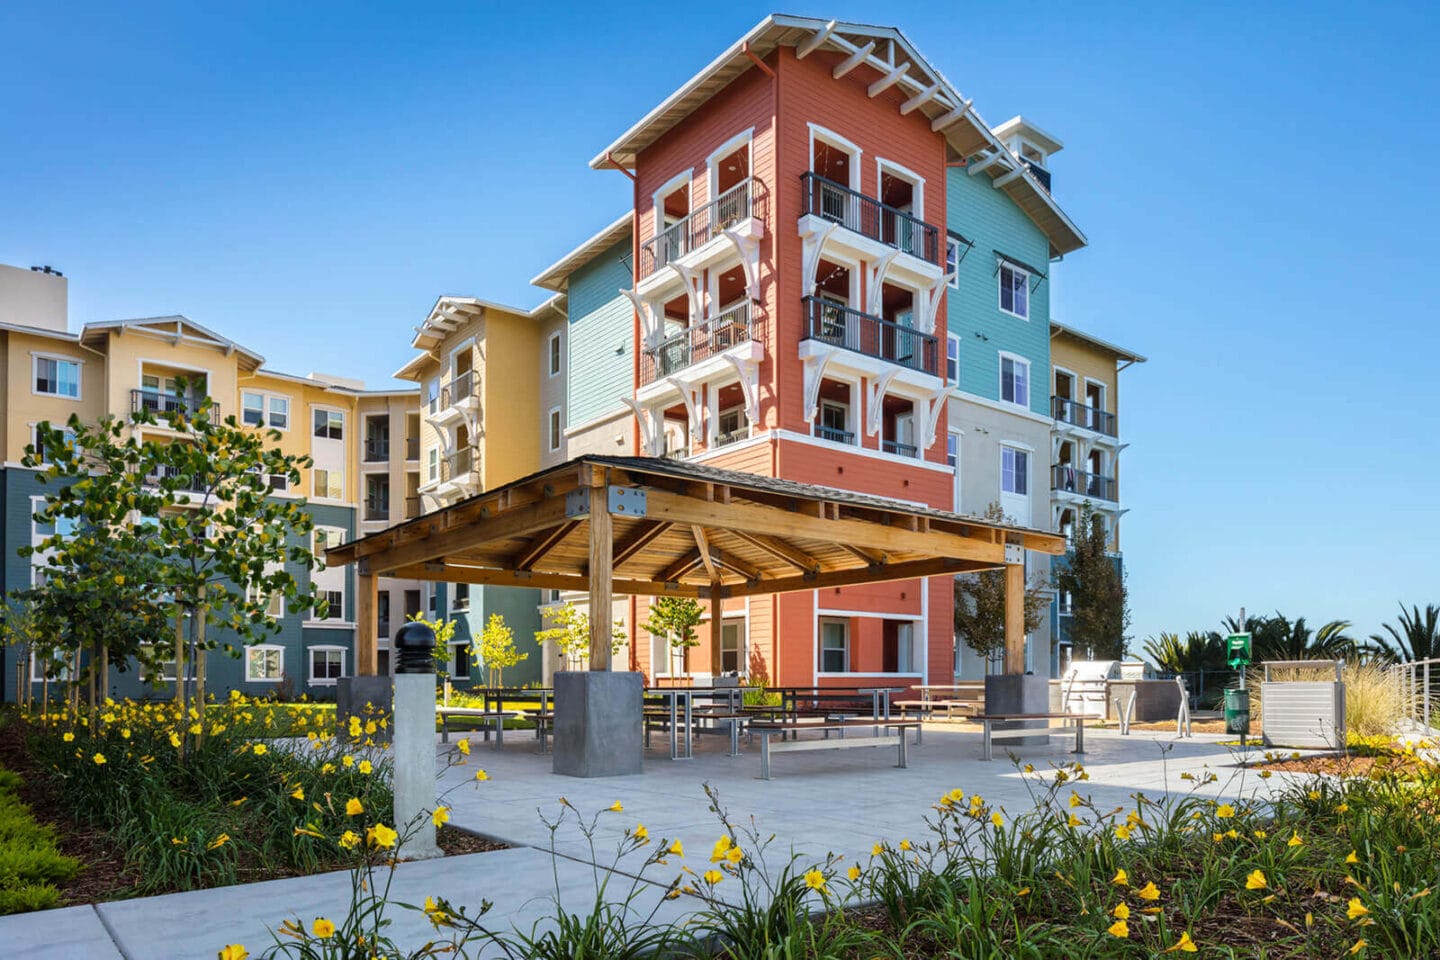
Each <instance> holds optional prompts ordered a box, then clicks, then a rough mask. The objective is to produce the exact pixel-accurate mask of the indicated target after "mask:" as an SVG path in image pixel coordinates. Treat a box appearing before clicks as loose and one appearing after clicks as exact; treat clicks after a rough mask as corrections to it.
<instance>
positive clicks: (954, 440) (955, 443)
mask: <svg viewBox="0 0 1440 960" xmlns="http://www.w3.org/2000/svg"><path fill="white" fill-rule="evenodd" d="M945 463H946V464H947V465H948V466H949V467H950V469H951V470H954V471H955V491H954V501H953V503H952V505H951V509H952V510H953V511H954V512H955V513H959V512H960V431H958V430H951V431H949V432H948V433H947V434H946V435H945Z"/></svg>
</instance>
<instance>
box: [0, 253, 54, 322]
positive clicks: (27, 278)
mask: <svg viewBox="0 0 1440 960" xmlns="http://www.w3.org/2000/svg"><path fill="white" fill-rule="evenodd" d="M69 284H70V282H69V281H68V280H66V279H65V278H64V277H61V276H56V275H55V274H53V273H38V272H36V271H34V270H27V269H25V268H24V267H11V266H6V265H4V264H0V323H16V324H20V325H21V326H26V327H41V328H42V329H45V330H56V331H60V332H64V330H65V329H66V322H67V316H66V312H67V310H68V305H69Z"/></svg>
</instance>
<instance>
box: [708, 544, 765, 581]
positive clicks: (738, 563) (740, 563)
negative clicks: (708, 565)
mask: <svg viewBox="0 0 1440 960" xmlns="http://www.w3.org/2000/svg"><path fill="white" fill-rule="evenodd" d="M710 559H711V561H712V562H714V563H716V564H718V565H720V566H722V567H724V568H725V569H726V570H734V571H735V572H736V573H738V574H740V576H742V577H744V578H745V579H746V580H763V579H764V578H765V571H764V570H761V569H760V568H759V567H757V566H755V564H753V563H748V562H746V561H745V560H742V559H741V558H740V557H737V556H735V555H734V554H732V553H728V552H727V551H724V550H720V549H718V548H716V549H715V550H714V552H713V553H712V554H711V556H710Z"/></svg>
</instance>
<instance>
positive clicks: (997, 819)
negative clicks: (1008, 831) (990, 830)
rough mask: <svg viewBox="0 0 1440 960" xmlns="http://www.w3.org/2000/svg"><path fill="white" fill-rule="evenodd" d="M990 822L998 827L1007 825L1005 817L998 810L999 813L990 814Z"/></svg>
mask: <svg viewBox="0 0 1440 960" xmlns="http://www.w3.org/2000/svg"><path fill="white" fill-rule="evenodd" d="M990 824H991V826H994V827H997V828H998V827H1003V826H1005V818H1004V817H1002V816H1000V814H999V813H998V812H997V813H992V814H990Z"/></svg>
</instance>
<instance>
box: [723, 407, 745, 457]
mask: <svg viewBox="0 0 1440 960" xmlns="http://www.w3.org/2000/svg"><path fill="white" fill-rule="evenodd" d="M749 436H750V425H749V423H748V422H746V420H745V408H744V407H742V406H737V407H729V408H727V409H725V410H721V411H720V413H719V415H718V416H717V417H716V418H715V446H717V447H720V446H724V445H725V444H727V443H735V442H736V441H739V440H743V439H745V438H747V437H749Z"/></svg>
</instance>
